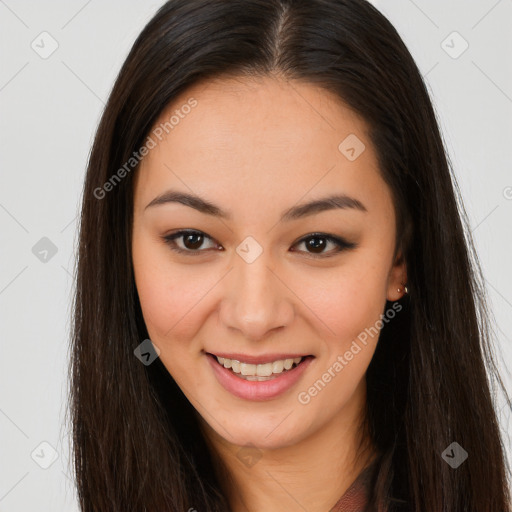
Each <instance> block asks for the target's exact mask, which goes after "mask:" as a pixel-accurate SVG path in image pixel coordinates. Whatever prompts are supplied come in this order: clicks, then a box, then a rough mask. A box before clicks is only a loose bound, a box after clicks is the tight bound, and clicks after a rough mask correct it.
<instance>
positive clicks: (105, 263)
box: [69, 0, 510, 512]
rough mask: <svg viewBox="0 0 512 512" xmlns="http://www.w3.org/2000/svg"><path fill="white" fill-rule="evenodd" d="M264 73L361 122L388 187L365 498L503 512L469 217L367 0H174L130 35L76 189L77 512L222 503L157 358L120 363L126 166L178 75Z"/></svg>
mask: <svg viewBox="0 0 512 512" xmlns="http://www.w3.org/2000/svg"><path fill="white" fill-rule="evenodd" d="M276 73H277V74H279V75H280V76H281V77H283V78H284V79H286V80H290V81H292V80H300V81H303V82H306V83H311V84H315V85H320V86H322V87H323V88H325V90H327V91H330V92H334V93H335V94H336V95H338V97H339V98H340V99H341V100H342V101H344V102H345V103H346V104H348V105H349V106H350V107H351V108H352V109H353V110H354V111H355V112H357V113H358V114H360V115H361V116H362V118H363V119H364V120H365V121H366V122H367V123H368V125H369V126H370V128H371V141H372V143H373V145H374V147H375V150H376V152H377V155H378V158H379V164H380V170H381V172H382V176H383V177H384V179H385V181H386V183H387V184H388V185H389V186H390V188H391V190H392V193H393V197H394V202H395V208H396V215H397V233H398V236H397V247H399V246H400V247H402V248H403V249H404V256H405V259H406V263H407V271H408V286H409V294H408V295H407V296H406V297H404V298H403V299H402V300H401V303H402V305H403V308H404V309H403V311H402V312H401V313H400V314H399V315H397V317H396V318H395V319H394V320H393V321H391V322H388V323H387V324H386V325H384V326H383V328H382V331H381V334H380V338H379V343H378V346H377V350H376V352H375V354H374V357H373V359H372V361H371V364H370V366H369V368H368V371H367V376H366V379H367V389H368V399H367V418H366V422H367V427H368V431H369V433H370V435H371V438H372V440H373V442H374V444H375V446H376V447H377V449H378V454H379V457H378V466H377V467H378V470H377V471H376V472H375V474H374V478H373V481H372V499H371V502H372V505H373V506H375V509H376V510H377V504H381V505H384V506H385V507H386V508H387V510H389V511H390V512H392V511H393V512H397V511H399V510H407V511H415V512H427V511H428V512H432V511H435V512H438V511H443V512H504V511H509V510H510V497H509V490H508V488H507V480H506V476H507V471H508V470H509V469H508V466H507V465H506V459H505V455H504V448H503V442H502V440H501V437H500V430H499V425H498V421H497V416H496V412H495V408H494V402H493V400H494V394H493V393H491V390H494V388H493V386H491V385H490V382H488V376H490V377H492V378H493V379H494V380H495V381H496V382H498V383H499V384H500V386H501V388H502V389H503V391H505V388H504V386H503V383H502V381H501V379H500V377H499V374H498V371H497V368H496V364H495V359H494V357H495V356H493V348H492V343H491V341H492V340H491V339H492V328H491V323H490V320H489V311H488V309H487V306H486V300H485V288H484V286H483V279H482V272H481V270H480V267H479V263H478V259H477V256H476V254H475V252H474V248H473V243H472V241H471V237H470V231H469V228H468V221H467V217H466V213H465V211H464V207H463V205H462V202H461V201H460V192H459V190H458V187H457V182H456V180H455V177H454V176H453V172H452V170H451V165H450V163H449V160H448V158H447V156H446V152H445V149H444V146H443V142H442V138H441V135H440V132H439V128H438V124H437V121H436V117H435V113H434V110H433V108H432V105H431V102H430V98H429V95H428V92H427V89H426V87H425V84H424V82H423V80H422V77H421V74H420V72H419V70H418V68H417V66H416V65H415V63H414V61H413V58H412V57H411V55H410V53H409V51H408V50H407V48H406V47H405V45H404V43H403V42H402V40H401V38H400V37H399V35H398V34H397V32H396V30H395V29H394V28H393V26H392V25H391V24H390V23H389V21H388V20H387V19H386V18H385V17H384V16H383V15H381V14H380V13H379V12H378V10H377V9H375V8H374V7H373V6H372V5H371V4H369V3H367V2H366V1H364V0H244V1H243V2H241V1H235V0H232V1H229V0H171V1H169V2H167V3H165V5H163V6H162V7H161V8H160V9H159V11H158V12H157V13H156V15H155V16H154V17H153V19H151V21H150V22H149V23H148V24H147V26H146V27H145V28H144V30H143V31H142V33H141V34H140V36H139V37H138V38H137V40H136V42H135V43H134V45H133V48H132V49H131V51H130V53H129V55H128V57H127V59H126V61H125V63H124V65H123V67H122V69H121V71H120V73H119V76H118V78H117V80H116V82H115V85H114V87H113V90H112V92H111V94H110V97H109V99H108V103H107V105H106V108H105V111H104V112H103V116H102V118H101V122H100V124H99V127H98V130H97V134H96V137H95V140H94V144H93V147H92V151H91V154H90V159H89V164H88V168H87V175H86V179H85V185H84V190H83V203H82V213H81V221H80V237H79V248H78V259H77V269H76V272H77V275H76V295H75V302H74V323H73V336H72V361H71V367H70V369H71V372H70V379H71V393H70V404H69V405H70V411H71V420H72V434H73V435H72V441H73V456H74V470H75V473H76V481H77V487H78V496H79V502H80V506H81V509H82V510H83V511H88V512H89V511H91V512H92V511H98V512H106V511H109V512H113V511H119V512H128V511H151V512H156V511H162V512H163V511H187V510H190V509H193V510H197V511H199V512H214V511H216V512H226V511H228V510H229V505H228V502H227V500H226V498H225V497H224V495H223V493H222V491H221V488H220V486H219V482H218V481H217V479H216V476H215V472H214V470H213V463H212V460H213V459H212V457H213V454H211V453H210V451H209V450H208V447H207V445H206V444H205V441H204V439H203V437H202V435H201V432H200V430H199V427H198V422H197V418H196V415H195V410H194V408H193V407H192V405H191V404H190V403H189V402H188V400H187V399H186V398H185V396H184V395H183V393H182V392H181V390H180V389H179V387H178V386H177V385H176V383H175V382H174V380H173V379H172V377H171V376H170V374H169V373H168V372H167V370H166V369H165V367H164V366H163V365H162V363H161V362H160V361H159V360H158V359H157V360H156V361H155V362H154V363H153V364H151V365H148V366H145V365H143V364H141V362H140V361H139V360H138V359H137V358H136V357H135V356H134V349H135V348H136V347H137V346H138V345H139V344H140V343H141V342H142V341H143V340H144V339H146V338H148V333H147V331H146V327H145V325H144V321H143V319H142V314H141V309H140V304H139V301H138V295H137V290H136V287H135V284H134V276H133V269H132V261H131V226H132V220H133V176H134V173H135V172H137V167H136V165H133V167H130V166H126V162H129V161H130V158H133V154H134V152H137V151H138V150H139V148H140V147H141V146H142V145H143V143H144V140H145V139H146V137H147V136H148V133H149V131H150V130H151V128H152V126H153V124H154V122H155V120H156V119H157V117H158V115H159V114H160V113H161V112H162V110H163V109H164V108H165V107H166V106H167V105H168V104H169V102H170V101H172V99H173V98H174V97H176V96H177V95H178V94H179V93H181V92H182V91H184V90H185V89H186V88H187V87H189V86H191V85H192V84H194V83H196V82H198V81H200V80H208V79H209V78H212V77H222V76H228V75H231V76H240V77H244V76H245V77H252V76H265V75H269V74H276ZM132 164H133V162H132V163H131V164H130V165H132ZM123 166H124V167H123ZM121 168H124V169H125V172H124V173H120V172H118V170H119V169H121ZM114 175H116V176H115V179H114ZM107 183H109V184H110V185H108V186H107V185H106V184H107ZM388 307H389V304H387V305H386V310H387V309H388ZM494 380H493V382H494ZM507 399H508V397H507ZM453 442H457V443H458V444H459V445H460V446H461V447H462V448H463V449H464V450H465V451H466V452H467V453H468V454H469V456H468V459H467V460H466V461H465V462H464V463H462V464H461V465H460V466H459V467H458V468H456V469H454V468H452V467H451V466H450V465H449V464H448V463H447V462H445V460H444V459H443V457H442V454H443V452H444V451H445V449H446V448H447V447H448V446H449V445H451V443H453ZM378 510H382V509H381V508H378Z"/></svg>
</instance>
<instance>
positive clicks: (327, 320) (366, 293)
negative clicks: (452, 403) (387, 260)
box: [296, 258, 386, 349]
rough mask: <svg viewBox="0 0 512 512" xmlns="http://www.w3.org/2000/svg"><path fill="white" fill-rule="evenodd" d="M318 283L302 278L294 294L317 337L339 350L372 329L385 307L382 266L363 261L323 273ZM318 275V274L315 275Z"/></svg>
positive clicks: (312, 278)
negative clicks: (309, 317)
mask: <svg viewBox="0 0 512 512" xmlns="http://www.w3.org/2000/svg"><path fill="white" fill-rule="evenodd" d="M322 272H323V273H322V276H321V279H318V278H316V277H318V276H316V277H315V276H313V275H311V274H310V276H309V277H308V278H307V279H304V277H303V278H302V280H301V281H299V280H297V281H296V282H297V283H300V288H299V290H297V294H298V295H299V296H300V297H301V299H302V300H303V302H304V304H306V305H307V306H308V308H310V310H311V311H313V312H314V315H313V316H312V317H311V318H312V319H313V320H312V321H313V322H315V324H316V327H317V328H316V329H315V330H317V332H318V334H319V335H320V336H321V337H322V338H323V339H326V340H330V343H335V344H339V345H340V347H339V348H340V349H341V348H343V347H344V346H346V345H347V344H348V346H350V343H351V340H353V339H356V338H357V337H358V335H359V334H360V333H361V332H363V331H364V330H365V329H367V328H370V327H371V326H373V325H375V323H376V322H377V320H378V319H379V318H380V315H381V314H382V313H383V310H384V307H385V303H386V293H385V289H386V272H385V265H384V264H383V263H382V262H381V263H378V262H376V261H368V259H366V258H361V259H358V260H357V261H356V260H354V261H353V262H351V264H347V265H346V266H343V267H338V268H336V269H331V270H329V271H326V270H323V271H322ZM318 275H320V274H318Z"/></svg>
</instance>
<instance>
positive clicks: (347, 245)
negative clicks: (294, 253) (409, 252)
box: [162, 230, 357, 258]
mask: <svg viewBox="0 0 512 512" xmlns="http://www.w3.org/2000/svg"><path fill="white" fill-rule="evenodd" d="M185 235H203V237H204V239H206V238H208V239H210V240H213V239H212V238H211V237H210V236H208V235H207V234H206V233H203V232H202V231H197V230H181V231H176V232H175V233H172V234H170V235H166V236H164V237H162V238H163V240H164V242H165V243H166V244H167V245H168V246H169V247H170V249H171V250H173V251H175V252H178V253H181V254H184V253H185V254H187V255H189V256H198V255H199V254H201V253H202V252H205V249H202V250H201V249H197V250H193V249H182V248H181V247H177V246H176V242H175V240H176V239H177V238H180V237H183V236H185ZM311 238H323V239H325V240H327V241H329V242H333V243H334V244H336V245H337V247H338V248H337V249H336V250H335V251H334V253H320V254H314V253H307V251H299V252H306V253H307V254H308V256H309V257H312V258H330V257H332V256H334V255H336V254H339V253H340V252H342V251H343V250H347V249H354V248H355V247H357V244H355V243H353V242H348V241H346V240H344V239H343V238H339V237H336V236H333V235H327V234H325V233H310V234H308V235H306V236H305V237H302V238H301V239H300V240H299V241H298V242H296V243H295V244H294V245H298V244H301V243H303V242H306V241H307V240H310V239H311Z"/></svg>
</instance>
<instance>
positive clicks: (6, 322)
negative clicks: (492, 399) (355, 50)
mask: <svg viewBox="0 0 512 512" xmlns="http://www.w3.org/2000/svg"><path fill="white" fill-rule="evenodd" d="M162 3H163V2H161V1H158V2H142V1H139V2H136V1H135V0H130V1H126V0H125V1H123V2H121V1H120V0H115V1H114V0H110V1H108V2H107V1H103V2H101V1H99V0H89V1H83V0H81V1H67V2H64V1H63V0H62V1H57V0H53V1H46V2H36V1H34V0H32V1H21V0H0V37H1V49H2V53H1V67H0V116H1V117H0V119H1V121H0V137H1V151H0V170H1V188H0V237H1V252H0V254H1V265H0V315H1V317H0V318H1V331H0V332H1V334H0V335H1V347H2V352H1V358H0V393H1V394H0V440H1V443H0V461H1V463H0V512H20V511H23V512H27V511H29V510H30V511H31V510H37V511H39V512H44V511H52V512H54V511H64V510H65V511H76V510H78V506H77V504H76V497H75V491H74V487H73V482H72V480H71V477H70V475H71V472H70V468H69V429H68V426H67V425H66V424H65V423H64V414H65V403H66V398H67V393H68V385H67V365H68V356H69V354H68V343H69V324H70V320H69V319H70V302H71V293H72V275H71V274H72V271H73V264H74V244H75V241H76V227H77V222H76V215H77V212H78V203H79V199H80V194H81V188H82V183H83V178H84V171H85V165H86V161H87V158H88V154H89V150H90V146H91V143H92V137H93V134H94V131H95V129H96V126H97V123H98V121H99V117H100V114H101V111H102V109H103V105H104V102H105V100H106V98H107V96H108V94H109V92H110V89H111V87H112V85H113V82H114V79H115V77H116V75H117V72H118V70H119V68H120V66H121V64H122V62H123V60H124V58H125V57H126V55H127V53H128V51H129V49H130V47H131V45H132V43H133V41H134V40H135V38H136V36H137V35H138V33H139V32H140V30H141V29H142V27H143V26H144V25H145V23H146V22H147V21H148V20H149V19H150V18H151V16H152V15H153V14H154V12H155V11H156V10H157V8H158V7H159V6H160V5H161V4H162ZM375 4H376V5H377V6H378V7H379V9H381V11H382V12H383V13H384V14H385V15H386V16H387V17H388V18H389V19H390V20H391V22H392V23H393V24H394V25H395V27H396V28H397V30H398V31H399V33H400V34H401V35H402V37H403V38H404V40H405V42H406V44H407V45H408V47H409V49H410V50H411V52H412V54H413V56H414V58H415V59H416V62H417V63H418V65H419V67H420V69H421V71H422V73H423V74H424V76H425V77H426V79H427V82H428V85H429V88H430V90H431V95H432V98H433V101H434V104H435V107H436V111H437V112H438V116H439V120H440V123H441V128H442V131H443V134H444V137H445V140H446V145H447V148H448V151H449V154H450V157H451V158H452V161H453V164H454V168H455V171H456V174H457V176H458V180H459V183H460V186H461V190H462V193H463V197H464V201H465V204H466V208H467V210H468V213H469V217H470V220H471V226H472V234H473V236H474V239H475V242H476V245H477V250H478V252H479V255H480V259H481V262H482V265H483V269H484V273H485V277H486V284H487V287H488V292H489V299H490V303H491V306H492V311H493V313H494V316H495V329H496V332H497V352H498V358H499V360H500V367H501V369H502V371H503V376H504V377H505V380H506V383H507V386H508V389H509V390H511V389H512V378H511V377H510V375H509V374H508V371H507V370H506V367H505V364H506V363H507V362H510V361H511V360H512V346H511V345H512V343H511V340H512V291H511V290H512V271H511V269H510V254H511V252H512V236H511V235H512V229H511V227H512V169H511V148H510V146H511V143H512V73H511V66H510V55H511V54H512V35H511V32H512V31H511V26H512V1H511V0H499V1H496V0H479V1H467V0H465V1H462V0H456V1H455V0H451V1H445V0H435V1H427V0H415V1H412V0H386V1H384V0H380V1H375ZM44 31H46V32H48V33H49V34H50V36H47V35H43V36H41V35H40V34H41V33H42V32H44ZM454 31H456V32H458V33H459V34H460V37H459V36H457V35H453V34H452V33H453V32H454ZM53 40H54V41H56V43H53ZM443 41H445V42H444V43H443ZM464 41H467V43H468V44H469V47H468V48H467V50H466V51H465V52H464V53H462V54H461V55H458V54H459V53H460V52H461V51H462V50H463V49H464V47H465V43H464ZM32 44H33V45H34V47H35V48H36V49H37V52H36V51H35V50H34V49H33V48H32V47H31V45H32ZM52 44H58V48H57V49H56V50H55V52H54V53H53V54H51V55H50V56H48V57H47V58H45V59H43V58H42V57H41V56H40V54H41V53H43V52H45V51H46V52H48V51H49V50H50V49H51V45H52ZM38 52H39V53H38ZM450 54H451V55H450ZM454 57H457V58H454ZM43 237H47V238H48V239H49V240H51V243H52V244H54V246H55V248H56V249H57V252H56V254H54V255H52V253H51V252H49V253H48V254H45V253H44V252H39V254H38V255H37V256H36V254H34V252H33V247H34V246H35V245H36V244H37V243H38V242H39V241H40V240H41V238H43ZM39 243H40V244H43V245H44V244H48V242H39ZM37 247H39V246H36V248H37ZM41 250H42V249H41V248H39V251H41ZM35 252H36V253H37V252H38V251H37V250H35ZM41 258H43V259H44V258H46V260H47V261H41ZM499 409H500V418H501V422H502V426H503V430H504V431H505V432H509V419H510V414H509V411H508V409H507V408H506V407H503V401H502V400H500V405H499ZM511 428H512V425H511ZM43 442H46V443H49V445H51V447H53V449H54V450H55V451H56V454H57V456H58V458H57V459H56V460H55V462H54V463H53V464H51V465H50V466H49V467H48V468H47V469H43V468H42V467H41V465H45V464H50V463H51V462H52V459H51V456H52V448H51V447H49V446H48V445H41V443H43ZM507 443H509V441H508V439H507ZM509 450H510V448H509ZM469 456H470V457H471V454H469Z"/></svg>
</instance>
